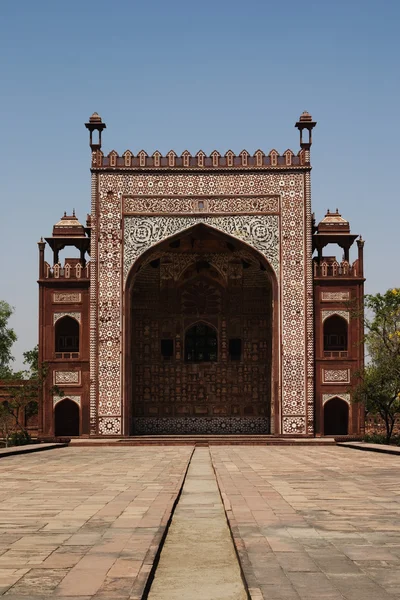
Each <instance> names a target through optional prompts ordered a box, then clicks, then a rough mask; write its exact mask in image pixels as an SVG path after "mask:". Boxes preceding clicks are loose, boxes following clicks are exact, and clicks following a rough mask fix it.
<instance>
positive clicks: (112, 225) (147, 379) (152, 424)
mask: <svg viewBox="0 0 400 600" xmlns="http://www.w3.org/2000/svg"><path fill="white" fill-rule="evenodd" d="M314 126H315V122H314V121H313V120H312V118H311V116H310V115H308V113H303V115H302V116H301V117H300V120H299V121H298V123H296V127H298V129H299V130H300V147H301V150H300V152H299V153H298V154H294V153H293V152H292V151H290V150H287V151H286V152H285V153H284V154H283V155H279V154H278V153H277V152H276V151H275V150H272V151H271V152H270V153H269V154H268V155H265V154H264V153H263V152H262V151H261V150H259V151H257V152H256V153H255V154H254V155H253V156H250V155H249V154H248V153H247V152H246V151H243V152H241V153H240V155H239V156H236V155H234V154H233V153H232V152H231V151H228V152H227V153H226V154H225V155H224V156H221V155H220V154H219V153H218V152H216V151H215V152H213V153H211V155H210V156H206V155H205V154H204V153H203V152H198V153H197V154H196V156H192V155H191V154H190V153H189V152H184V153H183V154H182V156H177V155H176V154H175V153H174V152H173V151H171V152H169V153H168V154H167V156H165V157H163V156H161V154H160V153H158V152H155V153H154V154H153V155H152V156H148V155H147V154H146V152H144V151H142V152H139V154H138V155H137V156H134V155H133V154H132V153H131V152H129V151H126V152H125V153H124V154H123V155H122V156H119V155H118V154H117V153H116V152H115V151H112V152H110V153H109V154H108V155H107V156H104V155H103V153H102V151H101V146H102V143H101V134H102V132H103V130H104V128H105V124H104V123H103V122H102V121H101V119H100V117H99V116H98V115H97V114H96V113H95V114H94V115H92V117H91V118H90V120H89V122H88V123H87V124H86V127H87V128H88V129H89V131H90V146H91V149H92V169H91V171H92V204H91V214H90V216H88V219H87V222H86V227H84V226H82V225H81V224H80V222H79V221H78V219H77V218H76V216H75V214H73V215H72V216H67V215H64V217H63V218H62V219H61V220H60V221H59V222H58V223H57V224H56V225H55V226H54V229H53V235H52V237H50V238H47V239H46V242H47V244H48V246H49V249H50V250H51V252H52V256H51V260H50V262H46V260H45V246H46V243H45V242H44V241H40V242H39V263H40V267H39V294H40V301H39V349H40V360H41V361H45V362H47V363H49V365H50V368H51V382H49V384H48V389H45V390H43V401H42V402H41V409H40V413H39V434H40V435H43V436H54V435H80V436H89V435H90V436H113V437H114V436H118V437H120V436H129V435H140V434H144V433H147V434H152V433H154V434H157V433H224V432H226V433H264V434H265V433H269V434H271V435H283V436H290V435H297V436H298V435H301V436H314V435H324V434H344V433H359V432H361V430H362V427H363V415H362V413H361V409H360V407H359V406H358V405H353V404H352V403H351V384H352V381H354V373H356V371H357V370H358V369H359V368H360V367H361V366H362V364H363V346H362V343H361V342H362V331H361V320H360V318H359V317H357V316H355V315H356V314H357V311H360V309H361V308H362V298H363V285H364V273H363V255H362V251H363V241H362V240H361V239H358V240H357V245H358V258H357V260H356V261H355V262H354V263H353V264H351V263H350V247H351V246H352V244H353V243H354V241H355V239H356V237H357V236H355V235H353V234H351V233H350V227H349V224H348V222H347V221H345V220H344V219H343V218H342V217H341V215H339V214H338V213H337V212H336V213H330V212H329V211H328V213H327V215H326V217H325V218H324V219H323V220H322V221H321V223H320V224H319V225H318V227H315V225H314V222H313V216H312V214H311V191H310V171H311V164H310V148H311V143H312V139H311V133H312V129H313V128H314ZM96 136H97V138H96ZM95 138H96V139H95ZM331 243H334V244H337V245H338V246H339V247H340V248H342V249H343V252H344V256H343V260H342V261H340V262H337V261H336V259H335V257H329V256H324V248H325V246H326V245H327V244H331ZM71 246H72V247H75V248H77V249H78V250H79V253H80V257H79V258H74V259H69V258H65V259H64V260H63V261H62V262H61V260H60V253H61V252H62V251H64V249H65V248H68V247H71ZM314 251H316V256H315V257H314V258H313V252H314ZM66 256H68V250H67V251H66ZM89 256H90V258H89ZM51 385H57V386H58V387H59V388H61V389H62V390H63V394H62V396H61V397H54V396H53V395H52V393H51V391H50V387H51Z"/></svg>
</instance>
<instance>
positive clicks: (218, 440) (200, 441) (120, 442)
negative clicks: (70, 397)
mask: <svg viewBox="0 0 400 600" xmlns="http://www.w3.org/2000/svg"><path fill="white" fill-rule="evenodd" d="M71 445H72V446H92V447H93V446H99V445H101V446H124V447H125V446H226V445H246V446H310V445H312V446H331V445H335V440H334V438H286V437H278V436H268V435H190V434H187V435H154V436H149V435H144V436H132V437H126V438H118V439H110V438H109V439H99V438H96V439H82V438H81V439H74V440H73V441H72V442H71Z"/></svg>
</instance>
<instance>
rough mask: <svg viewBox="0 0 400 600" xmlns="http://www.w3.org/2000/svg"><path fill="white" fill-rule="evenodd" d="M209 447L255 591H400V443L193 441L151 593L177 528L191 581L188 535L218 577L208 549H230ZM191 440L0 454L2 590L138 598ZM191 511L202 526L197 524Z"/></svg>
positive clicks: (353, 596)
mask: <svg viewBox="0 0 400 600" xmlns="http://www.w3.org/2000/svg"><path fill="white" fill-rule="evenodd" d="M209 452H210V454H211V458H212V463H213V467H214V469H215V471H216V474H217V480H218V483H219V486H220V490H221V491H222V496H223V501H224V505H225V509H226V512H227V516H228V519H229V522H230V526H231V529H232V532H233V536H234V540H235V543H236V546H237V550H238V552H239V556H240V559H241V565H242V569H243V571H244V574H245V576H246V581H247V584H248V586H249V588H250V595H251V597H252V599H253V600H261V599H266V600H267V599H268V600H293V599H296V600H303V599H304V600H305V599H307V600H316V599H317V598H318V600H339V599H340V600H343V599H345V600H372V599H373V600H394V599H395V598H398V599H399V600H400V485H399V484H400V462H399V457H398V456H393V455H385V454H377V453H373V452H355V451H354V450H353V449H350V448H341V447H340V448H339V447H326V446H321V447H304V446H302V447H293V446H292V447H278V446H276V447H273V446H269V447H262V446H254V447H251V446H215V447H211V448H210V451H209V450H208V449H206V448H198V449H197V450H196V452H195V454H194V457H195V458H194V459H193V463H192V467H194V470H193V468H190V470H189V476H188V478H187V480H186V486H185V490H184V493H183V494H182V496H181V500H180V503H178V505H177V508H176V511H175V516H174V519H173V525H171V527H170V529H169V533H168V535H167V538H166V543H165V545H164V551H163V552H162V554H161V560H160V563H159V565H158V570H156V576H155V579H154V582H153V587H152V589H151V590H150V593H151V594H155V593H156V592H157V583H156V582H157V578H158V577H160V576H161V574H162V570H163V569H164V566H163V560H164V558H163V556H164V552H165V557H167V548H168V545H169V543H170V542H172V546H171V547H173V546H174V544H173V542H174V536H175V530H176V531H178V533H179V530H180V529H181V528H182V529H181V531H183V532H185V533H184V543H183V544H182V548H179V547H178V546H177V545H176V544H175V549H174V551H176V552H178V554H177V556H178V555H179V552H180V553H181V554H180V555H179V556H178V559H177V560H176V561H174V562H173V565H174V568H175V571H174V572H175V574H176V575H177V576H180V575H181V574H180V572H179V571H180V570H181V569H182V567H184V566H185V564H187V565H189V567H190V573H191V574H193V577H191V579H192V580H193V582H194V581H195V580H196V577H197V573H196V570H195V569H194V568H193V565H192V564H191V563H190V560H189V559H190V558H193V557H191V556H189V557H188V561H187V562H186V563H185V561H184V559H183V558H182V556H184V554H185V552H186V553H190V552H191V553H192V554H193V553H194V548H195V546H196V544H193V538H196V539H197V543H198V545H199V548H200V550H201V552H203V555H204V552H205V551H207V550H205V549H207V548H208V549H209V553H210V558H211V557H213V561H215V563H214V564H215V565H216V566H215V571H216V573H214V574H213V575H214V576H215V577H218V575H219V574H218V570H219V568H220V567H219V563H218V562H217V561H218V560H219V559H220V557H219V556H217V557H215V556H214V555H213V551H214V550H215V549H216V548H217V555H219V554H221V555H222V556H221V557H222V559H223V556H224V552H227V554H226V555H225V556H227V555H228V554H229V552H230V551H231V550H232V547H230V551H229V552H228V551H227V550H226V548H227V546H226V545H225V543H226V529H225V533H224V532H223V531H222V529H221V530H220V531H219V533H220V536H219V533H218V531H217V528H218V527H219V524H220V523H221V519H222V518H223V513H222V511H221V503H220V501H219V500H218V501H214V499H215V500H216V496H217V494H216V486H215V479H214V480H213V478H212V476H211V475H212V473H211V469H210V463H209V462H208V459H206V457H207V456H208V453H209ZM191 453H192V448H191V447H189V446H181V447H180V446H171V447H169V446H163V447H156V446H155V447H154V446H153V447H149V446H145V447H127V448H115V447H108V448H106V447H92V448H61V449H57V450H50V451H48V452H39V453H33V454H26V455H23V456H12V457H8V458H7V459H5V460H1V461H0V483H1V485H0V595H4V597H5V598H8V597H10V600H27V598H29V599H31V600H43V599H45V598H46V599H48V598H49V597H52V598H53V597H54V598H56V599H58V600H77V599H79V600H100V599H104V600H105V599H108V600H117V599H118V600H122V599H124V600H128V599H130V600H139V599H140V598H142V594H143V591H144V589H145V584H146V582H147V580H148V576H149V574H150V572H151V569H152V566H153V563H154V559H155V556H156V553H157V550H158V547H159V543H160V540H161V539H162V536H163V534H164V532H165V528H166V525H167V523H168V520H169V517H170V514H171V511H172V508H173V504H174V501H175V499H176V497H177V494H178V492H179V490H180V488H181V485H182V482H183V478H184V475H185V472H186V468H187V466H188V464H189V460H190V457H191ZM207 489H208V490H209V491H208V492H207ZM210 500H211V502H210ZM203 501H204V503H205V504H204V505H202V503H203ZM201 506H202V508H200V507H201ZM201 515H204V516H201ZM214 519H216V521H215V524H213V525H212V527H211V528H208V527H207V525H208V524H209V523H210V524H211V523H213V522H214ZM202 520H203V523H202ZM217 523H218V524H217ZM188 525H189V527H190V526H191V525H192V526H193V533H194V532H195V531H196V530H195V529H194V528H195V527H196V528H197V527H198V528H199V529H198V530H197V531H198V533H196V535H194V536H193V537H191V533H190V534H187V533H186V532H187V526H188ZM202 527H204V529H202V531H201V532H200V529H201V528H202ZM214 528H215V531H214ZM223 540H225V541H223ZM219 543H221V544H222V543H223V545H222V546H219V545H218V544H219ZM190 547H191V549H190ZM223 547H224V548H225V550H223V549H222V550H221V548H223ZM182 550H183V553H182ZM222 563H224V560H222ZM173 565H170V566H168V570H167V577H168V575H169V573H170V572H171V573H172V568H173ZM176 566H178V567H179V568H178V569H176ZM182 570H184V569H182ZM236 573H237V571H236ZM233 577H235V578H236V575H234V576H232V578H233ZM222 579H223V578H222ZM232 581H233V579H232ZM208 583H209V580H208V576H207V577H204V585H205V588H206V587H207V584H208ZM165 589H166V588H165ZM215 589H216V588H215ZM220 589H221V590H223V586H221V588H220ZM181 597H183V598H185V600H186V598H188V600H190V594H187V593H186V591H182V590H181ZM203 597H205V596H204V595H203ZM239 597H240V596H239ZM160 598H161V596H160ZM214 598H217V596H215V595H214ZM152 600H156V597H154V598H153V599H152ZM157 600H159V598H157Z"/></svg>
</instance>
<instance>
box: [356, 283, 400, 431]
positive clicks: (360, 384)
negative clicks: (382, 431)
mask: <svg viewBox="0 0 400 600" xmlns="http://www.w3.org/2000/svg"><path fill="white" fill-rule="evenodd" d="M365 312H366V315H367V317H366V318H365V319H364V325H365V331H366V334H365V343H366V346H367V350H368V362H367V365H366V366H365V368H364V369H363V370H362V371H361V372H359V373H357V374H356V378H357V381H356V386H355V389H354V390H353V399H354V401H355V402H362V403H363V405H364V407H365V411H366V413H367V414H370V415H375V416H376V415H378V416H380V417H381V418H382V420H383V421H384V423H385V427H386V441H387V442H388V443H389V442H390V440H391V437H392V434H393V428H394V425H395V423H396V419H397V418H398V417H399V415H400V288H395V289H390V290H388V291H387V292H386V293H385V294H375V295H367V296H366V297H365Z"/></svg>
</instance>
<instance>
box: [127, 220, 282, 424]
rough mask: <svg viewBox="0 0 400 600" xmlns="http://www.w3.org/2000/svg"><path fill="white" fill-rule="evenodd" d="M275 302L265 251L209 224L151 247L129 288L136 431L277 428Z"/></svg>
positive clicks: (130, 398)
mask: <svg viewBox="0 0 400 600" xmlns="http://www.w3.org/2000/svg"><path fill="white" fill-rule="evenodd" d="M274 303H275V305H276V280H275V275H274V274H273V273H272V270H271V268H270V267H269V265H268V264H267V263H266V262H264V260H263V258H262V257H261V255H259V254H258V253H257V252H256V251H253V250H251V249H250V248H249V247H248V246H247V245H245V244H243V243H242V242H240V241H237V240H235V239H233V238H231V237H230V236H228V235H226V234H223V233H219V232H217V231H215V230H213V229H210V228H209V227H207V226H205V225H197V226H196V227H194V228H192V229H190V230H187V231H186V232H184V233H182V234H181V235H179V236H175V237H174V238H170V239H168V240H166V241H164V242H162V243H161V244H158V245H157V246H156V247H155V248H154V249H152V250H151V251H149V252H148V253H146V254H145V255H144V256H143V257H142V259H141V260H140V261H138V262H137V263H136V264H135V266H134V268H133V270H132V272H131V274H130V277H129V280H128V284H127V295H126V311H127V312H126V348H127V352H126V377H127V380H126V390H127V402H126V409H127V411H128V412H130V421H131V430H130V433H131V434H136V435H137V434H152V433H154V434H161V433H164V434H174V433H175V434H176V433H251V432H254V433H269V432H271V430H272V431H273V429H274V427H273V426H272V428H271V418H272V417H273V415H274V414H276V413H277V411H276V410H275V407H274V405H273V400H272V398H273V393H272V390H273V389H274V385H273V383H274V382H275V381H276V382H277V375H276V373H277V368H278V365H277V364H276V363H275V361H276V357H277V354H278V353H277V352H276V351H275V352H274V351H273V348H274V344H276V342H277V340H276V338H277V336H276V334H275V333H274V329H275V327H276V318H274V315H273V304H274Z"/></svg>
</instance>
